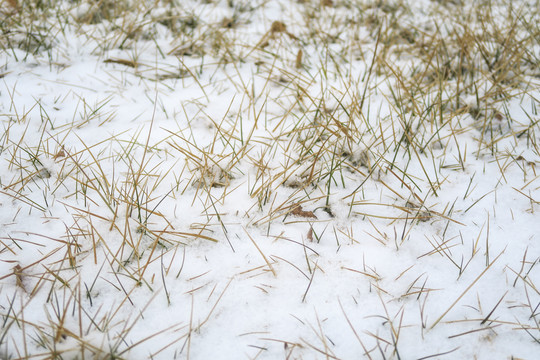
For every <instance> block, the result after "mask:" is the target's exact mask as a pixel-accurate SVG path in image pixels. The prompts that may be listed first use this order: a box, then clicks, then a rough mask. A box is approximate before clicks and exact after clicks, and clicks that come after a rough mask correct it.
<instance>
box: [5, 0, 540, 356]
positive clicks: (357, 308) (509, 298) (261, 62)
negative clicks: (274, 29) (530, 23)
mask: <svg viewBox="0 0 540 360" xmlns="http://www.w3.org/2000/svg"><path fill="white" fill-rule="evenodd" d="M492 2H493V3H494V4H499V3H500V2H498V1H495V0H494V1H492ZM148 3H154V2H148ZM166 3H167V2H156V5H155V6H153V7H152V6H150V5H149V10H148V11H146V12H142V11H141V12H135V13H134V14H133V15H130V16H124V17H122V19H121V20H118V21H117V22H118V23H119V24H116V25H115V24H114V23H113V22H112V21H107V20H103V21H101V22H95V23H92V22H87V23H81V24H80V25H77V26H73V25H62V24H53V25H51V29H53V30H54V31H51V39H52V40H51V45H50V48H48V49H41V50H39V51H37V52H36V53H34V54H32V53H28V52H26V51H24V50H21V49H20V48H17V47H16V46H13V47H12V48H9V47H7V45H6V44H5V43H3V44H2V46H3V49H2V51H0V74H1V79H0V122H1V125H2V133H1V134H0V135H1V136H0V185H1V188H0V358H1V359H12V358H13V359H15V358H26V357H32V358H50V357H51V356H52V355H51V354H53V353H54V354H57V356H59V358H63V359H72V358H82V355H81V354H84V356H85V358H109V357H108V356H111V357H110V358H112V356H117V357H118V358H125V359H146V358H154V359H173V358H178V359H184V358H186V359H244V358H245V359H253V358H258V359H280V358H287V359H327V358H337V359H358V358H369V359H420V358H428V357H430V356H431V357H430V358H436V359H473V358H475V359H494V358H497V359H510V358H515V359H517V358H520V359H535V358H538V354H539V353H540V345H539V341H540V329H539V312H540V307H539V304H540V292H539V288H538V284H539V277H540V272H539V269H540V266H539V265H538V263H539V261H540V243H539V233H540V217H539V212H540V207H539V201H540V181H539V175H538V171H540V170H539V168H538V165H539V164H540V155H539V151H538V147H537V144H538V140H540V131H539V130H540V129H539V128H538V123H539V121H540V116H539V115H538V106H539V105H540V104H539V102H540V100H539V99H540V85H539V84H540V82H539V78H538V67H537V68H536V70H535V69H534V66H533V67H532V68H531V70H530V71H531V76H530V77H529V78H526V79H524V80H523V84H522V87H521V88H516V89H515V93H516V94H518V93H520V92H521V93H522V94H521V95H516V96H514V97H512V98H510V99H508V100H505V101H501V102H500V103H497V104H496V105H493V106H499V108H500V112H501V113H502V114H503V116H495V117H493V116H492V121H491V122H490V123H489V127H488V128H486V127H485V126H483V125H485V124H486V123H487V122H482V121H481V120H478V119H475V118H474V117H473V116H472V115H471V114H470V113H468V112H466V111H464V112H461V113H460V114H459V115H455V116H449V117H448V118H445V119H444V120H443V122H442V123H441V122H438V120H437V119H435V120H433V121H432V122H430V123H428V122H426V121H421V120H420V119H419V118H418V116H416V117H415V116H414V114H413V113H412V112H410V111H409V112H407V110H403V109H400V108H399V107H397V106H395V105H394V103H393V96H392V93H396V92H403V89H402V88H401V87H400V86H399V83H398V82H397V81H396V80H395V78H394V77H393V75H392V74H391V73H390V72H388V73H386V74H384V73H377V72H376V71H374V72H373V74H372V75H371V77H369V78H368V77H367V76H366V74H367V73H368V72H369V67H370V64H371V60H372V57H373V54H374V52H375V49H376V46H377V45H376V38H377V34H376V32H375V31H373V30H372V29H371V28H369V27H368V26H367V25H364V24H358V22H359V21H360V19H362V21H363V20H365V19H367V18H369V14H370V13H372V14H373V15H372V16H373V17H375V16H382V18H384V19H387V18H385V17H384V16H390V15H385V14H387V13H385V12H384V11H390V10H385V9H383V10H384V11H383V10H381V8H380V7H376V6H373V7H371V8H369V7H366V6H365V5H366V4H369V2H368V1H361V2H358V4H363V5H362V6H363V7H362V6H360V5H358V7H355V6H353V5H351V4H355V2H354V1H352V2H351V1H334V2H333V6H320V4H319V1H316V2H315V1H313V2H309V1H306V2H304V1H244V2H241V1H238V2H235V1H180V2H169V4H166ZM315 3H316V4H315ZM376 3H377V2H373V4H376ZM385 3H386V4H387V6H388V7H392V6H398V7H403V8H406V9H407V10H403V9H402V10H398V13H399V14H400V21H402V22H403V24H402V25H403V27H404V28H407V27H408V26H410V27H411V28H413V25H414V29H417V30H418V31H419V32H420V31H425V32H429V31H430V29H431V30H432V31H434V30H433V29H434V23H433V21H434V19H435V20H437V21H439V25H440V26H441V31H448V32H449V33H451V28H452V19H451V18H450V16H448V18H445V16H444V12H443V11H441V10H440V9H441V8H442V7H443V6H446V7H447V9H449V10H448V11H454V12H455V11H457V10H456V8H455V7H456V6H461V7H462V11H467V8H468V6H472V5H467V4H465V5H459V4H457V3H459V2H446V4H442V3H445V2H434V1H412V0H411V1H408V2H399V1H387V2H385ZM454 3H456V4H454ZM475 3H476V2H475ZM514 3H518V2H514ZM519 3H520V4H521V6H522V7H523V9H524V10H523V11H522V12H523V13H524V14H527V16H530V18H532V19H538V8H536V10H535V5H534V1H532V2H530V3H531V5H529V4H528V3H527V2H525V1H523V2H519ZM231 4H233V5H232V6H231ZM400 4H401V5H400ZM403 4H405V5H403ZM536 5H538V3H536ZM241 6H246V7H250V8H249V9H240V7H241ZM494 6H495V5H494ZM500 6H501V8H500V10H499V11H500V12H501V13H504V11H503V10H504V9H505V8H506V7H505V6H506V5H505V6H503V5H500ZM58 8H59V9H62V11H64V12H65V13H66V14H69V15H66V16H69V19H70V21H71V22H73V23H77V21H82V20H80V19H81V18H82V17H84V14H88V13H89V12H90V11H92V10H91V9H92V6H91V5H89V3H87V2H80V3H77V2H70V1H61V2H58ZM497 9H498V8H496V9H495V10H493V11H494V13H495V14H496V13H497ZM309 11H313V12H315V13H316V14H315V15H314V17H313V23H312V24H306V23H305V19H306V17H305V16H304V15H305V13H307V12H309ZM535 11H536V13H534V12H535ZM171 12H176V13H179V14H185V16H186V17H188V16H196V17H197V19H198V20H197V21H199V25H198V26H196V27H195V28H194V29H191V30H190V28H189V27H188V28H186V30H185V31H186V32H187V31H193V32H194V34H193V37H194V38H198V39H202V40H201V41H200V43H197V44H195V45H196V46H194V48H196V47H197V46H198V47H201V48H202V50H201V51H203V52H204V55H200V54H195V53H194V54H189V55H186V54H181V55H178V54H176V55H175V51H176V50H178V49H179V48H182V47H184V46H185V42H187V41H188V40H189V36H188V35H185V37H184V38H182V37H181V36H180V35H175V33H173V32H171V31H170V29H169V28H168V27H167V23H166V22H165V21H161V22H157V21H152V20H151V19H156V18H160V17H165V16H167V14H170V13H171ZM190 14H191V15H190ZM377 14H379V15H377ZM233 16H236V18H235V21H237V24H236V25H235V26H234V27H232V28H231V29H228V28H227V29H226V30H223V29H222V28H220V27H219V26H218V25H219V24H221V23H222V19H223V18H225V17H231V18H232V17H233ZM437 16H438V17H437ZM500 16H501V21H506V19H505V18H504V17H503V16H502V15H500ZM77 19H79V20H77ZM336 19H349V22H348V23H346V24H349V25H343V24H342V25H336V23H338V21H337V20H336ZM129 21H132V22H133V24H147V25H144V26H141V29H140V30H139V31H141V32H143V34H142V35H141V34H139V35H137V36H135V35H134V36H126V35H125V34H124V35H122V34H121V32H118V31H117V30H116V29H117V27H118V26H120V27H122V26H123V27H124V28H129V27H130V25H129V24H128V25H126V22H129ZM274 21H281V22H283V23H284V24H286V26H287V32H288V33H290V34H292V35H294V36H289V35H288V34H286V33H278V34H273V35H272V36H271V37H270V38H269V39H268V40H267V41H268V42H269V44H268V45H267V46H266V47H264V48H257V43H258V42H259V41H260V40H261V39H262V38H264V37H265V34H268V31H269V29H270V28H271V25H272V23H273V22H274ZM355 21H356V22H355ZM388 21H389V20H388ZM122 22H123V23H122ZM209 24H214V25H212V26H210V25H209ZM215 24H218V25H215ZM445 26H446V28H445ZM474 26H476V24H471V28H474ZM216 29H217V30H216ZM313 29H316V30H318V32H317V33H316V35H313V36H311V37H310V31H313ZM443 29H446V30H443ZM211 30H212V31H215V34H214V33H213V34H212V36H208V37H207V35H205V31H206V32H209V31H211ZM144 32H148V33H151V34H152V35H151V36H150V35H148V36H145V35H144ZM52 34H54V36H53V35H52ZM216 34H221V35H220V36H222V37H223V38H222V39H218V38H217V37H216ZM325 36H328V37H334V38H335V41H326V42H325V40H324V39H323V38H324V37H325ZM515 36H521V35H520V34H515ZM122 41H125V43H124V44H123V45H120V42H122ZM212 42H215V44H213V43H212ZM219 42H221V43H219ZM227 42H230V43H232V44H234V45H231V49H230V50H229V52H230V55H228V52H227V51H225V50H224V49H225V46H224V45H223V44H225V43H227ZM218 43H219V44H221V45H219V44H218ZM240 44H243V45H240ZM380 46H382V45H380ZM395 46H396V47H399V46H407V44H406V43H404V44H402V43H399V44H396V45H395ZM300 48H302V49H303V60H302V62H303V66H302V68H296V67H295V59H296V56H297V53H298V49H300ZM529 50H530V51H531V52H535V51H536V54H537V55H536V56H537V57H536V58H537V59H538V42H537V43H536V49H534V48H531V49H529ZM194 51H195V50H194ZM239 54H240V55H242V56H239ZM240 58H241V60H240ZM118 59H123V60H124V63H122V62H121V61H117V60H118ZM225 59H228V61H227V62H226V61H225ZM110 60H113V61H110ZM128 60H129V61H132V62H134V64H135V66H131V65H126V63H125V61H128ZM386 61H387V62H390V63H391V64H393V66H394V67H395V68H396V69H398V68H399V69H402V71H412V70H413V69H414V66H415V64H416V63H417V60H416V59H415V58H414V56H412V55H410V54H409V55H403V56H400V55H399V54H398V53H396V54H388V55H387V58H386ZM536 65H537V66H538V64H536ZM486 71H488V70H486ZM411 76H412V75H411ZM366 86H367V96H366V100H365V103H364V104H363V108H362V109H363V110H362V114H363V115H362V116H360V115H358V114H357V113H355V114H356V115H355V114H353V113H352V111H351V112H348V111H347V110H348V109H349V110H350V108H351V107H352V105H351V104H352V103H354V102H355V101H356V103H357V102H358V99H359V98H361V96H362V94H363V92H364V88H365V87H366ZM452 86H453V85H452V83H451V82H449V83H448V88H447V89H445V90H444V91H443V92H442V93H441V96H442V97H444V96H447V95H448V94H449V93H451V92H452V91H454V90H453V89H452V88H451V87H452ZM489 89H490V84H489V82H488V81H487V80H486V81H485V82H481V84H480V85H479V88H478V89H477V91H478V92H479V94H480V95H479V96H480V97H482V96H483V94H486V93H489V91H490V90H489ZM445 92H448V93H445ZM436 96H437V94H433V93H426V94H425V102H426V103H429V101H434V100H433V99H434V98H435V97H436ZM476 97H477V96H476V95H475V94H474V93H473V92H472V93H466V92H465V90H464V92H463V94H462V98H461V106H468V107H469V108H472V107H474V104H476V101H477V99H476ZM420 106H423V104H420ZM402 111H405V113H403V112H402ZM349 114H350V116H348V115H349ZM485 116H489V115H488V114H486V115H485ZM404 121H409V123H410V128H411V129H413V130H410V134H411V133H412V134H413V135H412V136H413V137H415V141H417V142H419V143H422V144H424V145H426V144H427V145H426V147H425V152H424V153H421V152H419V151H417V150H418V148H419V147H416V148H415V150H413V147H414V146H411V147H410V148H409V149H407V147H406V141H403V142H399V141H400V139H401V138H402V136H406V132H407V131H406V130H404V129H405V125H404ZM322 123H324V124H325V125H324V126H326V130H325V131H324V132H323V131H319V130H317V129H319V128H321V127H323V125H321V124H322ZM340 123H341V124H342V125H340ZM344 126H345V127H348V128H349V129H355V132H354V134H352V135H351V136H350V137H348V136H347V135H346V131H342V130H341V129H342V128H343V127H344ZM524 131H525V132H524ZM410 134H409V136H410ZM519 134H521V135H519ZM523 134H525V135H523ZM518 135H519V136H518ZM317 137H319V138H317ZM431 137H433V138H432V139H433V140H429V139H430V138H431ZM487 138H489V139H491V140H485V139H487ZM481 139H484V140H481ZM490 141H491V142H492V144H491V145H492V146H486V143H490ZM398 142H399V143H398ZM302 144H304V145H302ZM310 147H311V148H310ZM327 149H330V151H326V150H327ZM332 154H333V156H332ZM296 204H301V205H302V210H303V211H304V213H301V212H300V213H298V212H295V211H293V210H294V209H295V206H296ZM17 269H19V270H17ZM81 349H83V350H81Z"/></svg>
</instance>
